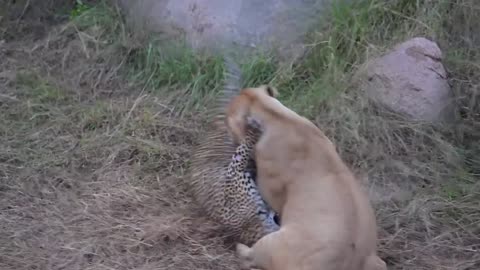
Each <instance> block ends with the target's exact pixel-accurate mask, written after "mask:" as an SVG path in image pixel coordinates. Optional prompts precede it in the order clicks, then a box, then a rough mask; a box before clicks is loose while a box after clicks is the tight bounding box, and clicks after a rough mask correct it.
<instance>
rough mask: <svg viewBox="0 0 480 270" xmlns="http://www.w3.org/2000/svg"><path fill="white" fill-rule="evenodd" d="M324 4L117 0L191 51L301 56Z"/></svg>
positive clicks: (312, 0) (311, 0)
mask: <svg viewBox="0 0 480 270" xmlns="http://www.w3.org/2000/svg"><path fill="white" fill-rule="evenodd" d="M327 1H328V0H301V1H299V0H236V1H227V0H208V1H205V0H120V3H121V7H123V9H124V10H125V11H126V12H127V15H129V16H128V17H130V18H132V19H134V20H136V23H140V25H142V26H144V25H146V27H147V29H149V30H153V31H154V32H158V33H162V34H167V36H170V37H176V36H182V37H185V38H186V40H187V41H188V42H189V44H190V45H192V46H193V47H194V48H207V49H230V48H234V49H235V50H238V49H240V50H244V51H250V50H249V49H251V48H262V49H267V50H271V49H277V50H278V52H279V53H280V56H284V57H289V56H296V55H299V54H301V53H302V52H303V44H302V41H303V38H304V35H305V33H306V32H307V30H308V29H309V27H310V26H312V24H313V23H315V22H317V21H318V14H319V11H320V10H321V8H322V7H323V6H324V3H326V2H327Z"/></svg>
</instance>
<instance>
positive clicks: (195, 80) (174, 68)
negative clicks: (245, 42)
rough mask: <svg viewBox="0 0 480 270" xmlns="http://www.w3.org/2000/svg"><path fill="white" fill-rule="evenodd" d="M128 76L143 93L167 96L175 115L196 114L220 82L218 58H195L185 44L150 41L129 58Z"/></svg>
mask: <svg viewBox="0 0 480 270" xmlns="http://www.w3.org/2000/svg"><path fill="white" fill-rule="evenodd" d="M127 63H128V65H127V68H128V73H129V74H130V78H131V79H132V80H133V81H135V82H143V85H144V87H145V88H146V89H148V90H149V91H151V92H154V93H157V94H165V95H169V96H170V100H171V102H173V104H174V105H175V106H177V109H178V110H179V111H183V110H198V109H200V108H202V106H205V105H206V104H207V103H208V102H210V101H212V100H213V98H214V97H215V96H216V95H217V94H218V92H219V90H220V89H221V86H222V81H223V69H224V66H223V60H222V58H221V57H219V56H210V55H204V54H195V53H194V52H193V51H192V50H191V49H190V48H188V47H187V45H186V44H185V43H180V42H175V43H174V44H172V43H165V42H160V41H155V40H153V41H150V42H148V44H147V46H146V47H145V48H141V49H139V50H137V51H135V52H134V53H132V54H130V56H129V58H128V62H127Z"/></svg>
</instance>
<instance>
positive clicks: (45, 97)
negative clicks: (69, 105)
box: [16, 71, 66, 103]
mask: <svg viewBox="0 0 480 270" xmlns="http://www.w3.org/2000/svg"><path fill="white" fill-rule="evenodd" d="M16 84H17V86H18V87H19V88H21V90H22V92H23V94H24V95H26V96H28V97H31V98H33V100H34V101H37V102H39V103H52V102H60V101H63V100H64V99H65V98H66V95H65V91H64V90H63V89H61V88H59V87H58V86H56V85H54V84H53V83H52V82H49V81H48V80H46V79H43V78H41V77H40V75H39V74H37V73H35V72H31V71H20V72H18V73H17V75H16Z"/></svg>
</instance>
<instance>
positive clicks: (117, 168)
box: [0, 1, 480, 270]
mask: <svg viewBox="0 0 480 270" xmlns="http://www.w3.org/2000/svg"><path fill="white" fill-rule="evenodd" d="M47 2H48V1H47ZM25 3H26V2H25ZM32 3H34V2H32ZM45 3H46V2H45ZM463 3H467V2H463ZM471 3H473V2H471ZM20 7H21V8H20V10H21V11H20V15H22V13H23V10H24V7H25V5H21V6H20ZM472 8H473V6H472ZM475 8H478V7H475ZM66 9H67V10H70V9H71V6H67V8H66ZM470 9H471V8H469V10H470ZM30 10H31V9H25V13H24V14H23V15H22V16H23V17H22V18H20V19H19V17H18V16H17V17H15V16H14V17H13V19H12V20H10V19H9V20H5V21H2V23H3V24H2V29H1V31H2V32H1V33H3V34H2V36H1V38H0V40H3V42H0V44H1V45H0V59H1V63H0V90H1V92H0V111H1V114H2V117H1V119H0V134H1V135H0V136H1V138H2V139H1V141H0V268H1V269H5V270H8V269H238V268H237V264H236V263H235V259H234V256H233V253H232V251H231V250H230V249H229V244H231V243H228V242H227V243H226V242H225V241H224V239H223V238H224V237H223V234H222V233H221V232H220V230H219V228H217V226H216V225H215V224H213V223H211V222H209V221H208V220H207V219H205V218H204V217H202V214H201V212H200V211H199V209H197V208H196V207H195V205H194V204H193V203H192V202H191V199H190V197H189V196H188V194H187V192H186V190H185V188H184V185H183V182H182V181H183V180H184V179H185V172H186V169H187V168H188V158H189V151H190V150H191V147H192V145H194V144H195V141H196V138H198V137H199V136H201V135H202V123H203V122H204V121H205V119H204V118H203V117H202V113H201V112H202V110H201V109H198V108H201V106H199V107H198V106H197V111H193V112H194V113H189V112H188V111H186V110H182V111H180V110H181V108H180V105H179V103H188V104H190V100H192V99H200V98H199V97H200V96H202V95H203V96H202V98H205V93H204V92H201V91H203V90H204V89H217V88H218V87H220V86H221V83H220V82H221V78H220V79H219V77H218V74H221V72H218V70H217V68H216V67H217V66H216V63H217V62H216V61H217V60H215V59H213V60H212V59H207V60H205V59H201V60H199V61H200V62H199V63H200V64H199V65H200V66H201V68H202V69H199V70H196V69H195V67H196V66H195V65H193V64H191V63H190V62H188V61H190V60H191V59H190V57H185V58H184V59H183V60H182V62H174V63H175V66H181V67H182V68H183V69H182V71H183V72H177V73H174V72H171V71H169V70H170V69H169V68H171V66H170V65H169V63H170V62H168V61H169V59H166V60H165V61H163V62H159V63H153V64H149V63H145V62H142V61H144V60H138V61H137V62H134V63H130V62H132V61H133V60H132V59H136V58H134V57H133V56H142V55H143V53H144V52H145V51H143V50H142V49H139V46H138V45H137V44H136V43H135V41H134V40H136V39H128V38H124V39H119V38H118V37H119V36H118V29H122V27H121V24H120V23H118V22H117V23H111V21H109V22H110V24H108V25H109V27H110V28H109V29H110V30H112V29H115V30H114V31H110V30H108V29H106V28H105V27H103V28H101V27H99V25H100V26H105V25H106V24H105V21H106V20H111V18H110V17H102V16H103V15H105V14H104V13H94V16H95V17H94V18H95V20H98V21H99V22H100V23H99V24H93V26H92V25H88V26H82V24H81V22H82V21H79V22H78V23H75V24H72V23H70V22H69V21H71V19H69V18H68V16H60V17H59V18H58V20H57V19H52V18H51V17H48V16H44V15H42V16H43V17H42V16H40V17H38V16H37V17H35V13H33V14H32V13H29V12H31V11H30ZM54 13H55V14H59V13H60V14H63V13H61V12H60V11H58V10H55V11H54ZM39 14H45V12H44V13H39ZM370 14H371V13H370ZM67 15H68V14H67ZM28 16H30V17H28ZM385 16H386V15H385ZM463 17H465V16H463ZM4 18H5V17H4ZM23 18H29V20H30V21H28V20H27V21H25V20H23ZM55 18H57V17H55ZM466 20H467V19H466ZM38 21H41V22H42V24H41V25H40V26H41V27H42V29H44V31H43V32H39V31H37V30H35V29H37V28H38V25H37V26H33V25H34V23H33V22H35V23H37V22H38ZM18 22H20V23H21V24H22V25H23V24H24V27H22V28H21V29H20V28H14V27H13V26H12V23H18ZM32 27H33V28H32ZM36 27H37V28H36ZM20 30H21V31H20ZM112 32H114V33H116V36H115V39H119V40H120V41H121V42H119V43H115V44H114V45H115V46H113V47H114V48H112V46H110V45H112V44H113V42H112V40H113V39H114V38H113V37H112V36H111V33H112ZM120 32H121V33H123V32H122V31H120ZM20 33H21V34H20ZM122 37H127V34H125V36H122ZM132 40H133V41H132ZM469 42H476V40H472V39H470V40H469ZM105 44H109V46H104V45H105ZM109 50H114V52H115V53H113V54H112V52H111V51H109ZM152 55H153V54H148V56H150V57H151V59H156V58H154V56H155V55H154V56H152ZM140 58H141V57H139V58H138V59H140ZM145 59H150V58H145ZM162 59H163V58H162ZM312 59H313V56H312ZM462 59H463V58H462ZM473 59H475V58H472V59H471V60H472V63H473V64H472V63H470V62H462V65H452V66H449V67H455V70H452V68H451V70H452V73H453V74H454V76H453V77H452V78H453V79H452V84H453V86H454V89H457V88H459V89H461V90H463V92H460V93H463V96H461V97H462V98H463V99H461V100H460V101H461V102H459V107H460V109H461V110H460V112H461V114H462V115H463V116H462V117H463V118H462V120H459V122H458V123H459V124H458V126H455V129H452V130H455V131H456V132H457V133H461V136H460V135H458V136H454V135H452V133H455V132H450V131H451V130H447V131H444V130H438V129H435V128H432V127H428V126H427V127H425V126H423V125H421V124H418V123H409V122H407V121H406V120H404V119H402V118H400V117H398V116H394V115H391V114H389V113H387V112H385V111H381V110H380V111H379V110H378V109H374V108H372V107H371V106H370V105H369V104H368V103H367V102H364V100H363V99H362V98H361V97H359V96H356V95H350V94H348V95H344V94H342V95H341V97H339V98H337V99H336V100H335V101H329V102H328V104H325V103H321V102H320V101H319V103H320V104H321V105H322V108H321V109H319V110H318V111H315V119H316V121H317V123H318V124H319V125H320V126H321V127H322V128H323V129H324V130H325V131H326V132H327V134H329V135H330V136H331V137H332V138H333V139H334V140H335V142H336V143H337V145H338V146H339V151H340V152H341V154H342V156H343V157H344V158H345V159H346V160H347V161H348V162H349V164H351V165H352V167H353V168H354V169H355V171H356V172H357V173H358V175H359V176H361V179H363V180H364V183H365V185H366V186H367V187H368V188H369V190H370V191H371V196H372V199H373V201H374V202H375V207H376V209H377V214H378V219H379V224H380V235H381V256H382V257H383V258H385V259H386V260H387V261H388V263H389V266H390V269H464V270H466V269H478V268H479V267H480V254H479V248H480V211H479V203H478V202H479V200H480V192H479V190H480V187H479V182H478V177H479V173H480V166H479V163H478V157H477V155H476V154H477V153H479V152H480V151H479V152H476V151H477V150H478V149H479V148H478V144H476V143H475V142H478V140H477V138H478V137H477V136H478V131H479V129H478V122H477V120H478V113H477V111H476V108H478V107H476V106H477V105H476V103H475V97H476V95H478V86H479V77H476V76H477V75H478V74H480V71H479V70H476V69H475V68H467V67H471V66H475V65H476V64H475V62H474V61H473ZM195 63H196V62H195ZM255 63H256V64H252V66H249V65H247V66H246V69H247V71H250V73H248V72H247V74H246V77H247V81H249V82H250V83H256V82H259V81H270V80H273V81H275V79H272V77H275V78H278V77H281V78H280V79H277V83H278V84H279V85H281V86H282V87H283V88H288V87H290V86H291V85H294V84H296V83H300V82H299V81H298V78H299V77H301V78H302V83H308V80H307V79H303V78H304V77H305V76H309V72H311V70H308V69H307V68H306V69H305V72H304V73H302V74H301V76H300V75H298V73H297V75H295V76H296V77H294V78H293V79H289V80H288V82H287V81H286V79H284V77H288V74H290V73H288V72H287V73H278V72H277V71H273V72H271V73H269V72H270V66H269V63H268V62H267V63H266V62H262V61H260V62H258V61H257V62H255ZM259 63H260V64H259ZM127 64H129V69H128V70H127V71H126V70H125V69H124V68H125V66H126V65H127ZM149 68H154V70H155V72H158V70H161V71H162V72H163V73H162V72H160V73H161V74H160V75H158V76H156V77H155V78H154V79H152V76H150V75H151V74H150V73H148V72H147V70H148V69H149ZM139 70H141V71H142V72H139ZM205 70H206V71H205ZM129 71H132V72H133V71H134V73H135V74H134V75H132V73H130V72H129ZM176 71H178V69H176ZM197 71H198V72H197ZM220 71H221V70H220ZM460 71H461V72H460ZM466 71H469V72H470V73H468V72H466ZM155 72H153V73H152V74H154V73H155ZM329 72H330V71H329V70H325V71H324V73H323V74H325V76H331V74H334V73H329ZM477 72H478V73H477ZM189 73H195V74H196V75H195V76H194V79H192V78H191V77H182V76H181V75H182V74H189ZM163 74H168V75H163ZM252 74H253V75H252ZM265 74H267V75H268V76H266V75H265ZM335 74H336V73H335ZM458 74H463V75H462V76H461V75H458ZM263 75H265V76H266V77H262V76H263ZM467 75H468V76H467ZM132 76H133V77H134V78H133V79H132ZM162 76H163V77H162ZM269 76H270V77H269ZM342 76H343V75H342ZM135 78H141V79H143V80H144V83H142V84H139V83H136V80H135ZM165 78H166V79H165ZM288 78H290V77H288ZM325 78H326V77H325ZM325 78H323V79H324V80H323V81H327V79H325ZM335 78H338V77H335ZM342 78H343V77H342ZM150 80H152V81H154V82H153V83H151V84H150ZM296 80H297V81H296ZM145 81H146V83H145ZM165 81H168V82H169V83H170V82H172V81H174V82H177V83H176V84H175V85H174V86H172V85H170V86H168V87H167V88H169V89H170V90H169V91H167V92H165V91H157V92H152V91H149V90H148V89H150V88H152V87H153V88H162V87H161V86H162V85H166V84H165V83H164V82H165ZM184 81H194V82H195V83H193V84H182V82H184ZM327 82H328V81H327ZM185 85H188V86H185ZM198 85H200V86H198ZM219 85H220V86H219ZM321 86H322V88H326V87H327V86H328V85H326V84H325V85H321ZM331 86H332V87H338V85H331ZM163 87H166V86H163ZM197 87H200V88H197ZM202 87H203V88H202ZM202 89H203V90H202ZM471 89H476V90H475V91H476V92H475V93H477V94H476V95H473V96H472V95H471V92H473V90H471ZM467 90H468V91H467ZM469 91H471V92H469ZM187 92H188V95H187V94H185V93H187ZM467 93H470V94H467ZM310 94H311V93H310V92H306V93H304V92H300V93H299V94H298V95H299V96H300V95H304V96H305V97H306V98H308V99H311V98H312V95H310ZM207 95H208V94H207ZM187 97H188V98H189V101H187V100H186V98H187ZM314 97H318V100H324V99H322V98H323V96H322V95H319V96H317V95H315V96H314ZM180 98H185V100H182V101H181V102H173V101H172V100H174V99H176V100H177V101H178V100H180ZM304 99H305V98H302V97H298V98H296V99H292V97H291V96H289V94H288V93H287V94H286V100H287V102H292V100H296V101H297V102H298V103H297V104H296V105H297V106H302V107H304V108H305V110H308V111H306V113H311V111H310V109H309V108H310V107H305V103H302V102H304ZM472 99H473V100H474V101H473V103H472ZM465 100H466V101H469V102H464V101H465ZM192 104H196V103H192ZM192 106H193V105H192ZM180 112H182V114H180ZM198 112H200V113H198ZM367 175H368V177H367Z"/></svg>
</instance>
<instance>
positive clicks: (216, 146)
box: [188, 58, 279, 244]
mask: <svg viewBox="0 0 480 270" xmlns="http://www.w3.org/2000/svg"><path fill="white" fill-rule="evenodd" d="M226 60H227V61H226V67H227V68H226V69H227V70H229V71H230V72H229V74H227V76H228V77H230V79H229V80H227V82H228V83H227V85H226V87H225V91H224V96H223V98H221V99H220V100H219V103H218V104H217V106H216V108H214V109H213V110H212V114H214V115H212V116H211V119H213V121H212V122H211V123H210V124H209V126H208V127H207V130H206V134H204V136H202V139H201V141H200V143H199V144H198V146H197V147H196V149H195V150H194V152H193V155H192V159H191V166H190V177H189V183H188V184H189V186H190V189H191V191H192V195H193V197H194V199H195V201H196V202H197V203H198V204H199V205H200V206H201V207H202V208H203V209H204V211H205V213H206V214H207V215H208V216H209V217H210V218H211V219H213V220H215V221H216V222H218V223H219V224H221V225H223V227H225V229H226V231H227V232H229V233H230V234H231V236H234V237H235V238H237V240H238V241H241V242H242V243H246V244H253V243H255V242H256V241H257V240H258V239H260V238H261V237H262V236H264V235H266V234H268V233H271V232H274V231H276V230H278V229H279V225H278V221H277V220H276V217H277V216H276V215H275V213H274V212H273V210H272V209H271V208H270V207H269V206H268V205H267V204H266V203H265V201H264V200H263V199H262V197H261V195H260V192H259V191H258V188H257V185H256V183H255V177H256V171H255V162H254V161H253V146H254V144H255V143H256V141H257V140H258V137H259V136H260V134H261V129H260V127H259V125H258V124H256V123H254V122H251V125H250V127H249V128H248V130H247V137H246V139H245V141H243V142H241V143H240V144H239V145H236V144H234V143H233V141H232V139H231V137H230V136H229V134H228V132H227V129H226V126H225V114H224V111H223V110H224V108H225V105H226V104H227V102H228V101H229V100H230V99H231V98H232V97H233V96H234V95H236V94H237V93H238V91H239V89H240V86H239V85H240V84H239V76H238V74H240V73H239V71H238V68H237V67H236V65H234V64H232V62H231V61H230V60H229V59H228V58H227V59H226Z"/></svg>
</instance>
